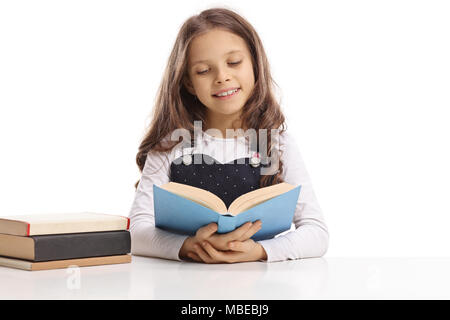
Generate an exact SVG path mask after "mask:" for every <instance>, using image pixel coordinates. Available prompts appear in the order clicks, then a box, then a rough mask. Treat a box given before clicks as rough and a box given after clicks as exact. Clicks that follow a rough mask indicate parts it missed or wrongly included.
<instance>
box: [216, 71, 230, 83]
mask: <svg viewBox="0 0 450 320" xmlns="http://www.w3.org/2000/svg"><path fill="white" fill-rule="evenodd" d="M230 78H231V77H230V75H229V74H228V72H227V71H226V70H225V69H224V68H220V69H218V70H217V75H216V80H215V83H216V84H222V83H225V82H226V81H230Z"/></svg>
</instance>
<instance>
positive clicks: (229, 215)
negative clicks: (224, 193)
mask: <svg viewBox="0 0 450 320" xmlns="http://www.w3.org/2000/svg"><path fill="white" fill-rule="evenodd" d="M300 187H301V186H294V185H291V184H289V183H286V182H282V183H278V184H275V185H271V186H268V187H264V188H259V189H257V190H254V191H250V192H248V193H245V194H243V195H241V196H240V197H238V198H236V199H235V200H234V201H233V202H232V203H231V204H230V206H229V207H228V208H227V207H226V206H225V203H224V202H223V201H222V199H220V198H219V197H218V196H216V195H215V194H214V193H212V192H209V191H207V190H204V189H201V188H196V187H193V186H189V185H186V184H181V183H176V182H168V183H166V184H163V185H162V186H160V187H158V186H156V185H154V186H153V195H154V196H153V200H154V211H155V223H156V227H158V228H161V229H166V230H169V231H172V232H176V233H180V234H186V235H194V234H195V232H196V231H197V230H198V229H199V228H200V227H203V226H205V225H207V224H209V223H211V222H215V223H217V224H218V230H217V232H218V233H226V232H230V231H233V230H234V229H236V228H238V227H239V226H241V225H242V224H244V223H246V222H248V221H252V222H254V221H256V220H261V222H262V227H261V229H260V230H259V231H258V232H257V233H256V234H255V235H254V236H253V237H252V239H253V240H262V239H269V238H273V237H274V236H275V235H277V234H279V233H281V232H283V231H286V230H289V229H290V227H291V223H292V219H293V216H294V212H295V208H296V205H297V200H298V197H299V193H300Z"/></svg>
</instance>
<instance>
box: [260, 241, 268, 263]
mask: <svg viewBox="0 0 450 320" xmlns="http://www.w3.org/2000/svg"><path fill="white" fill-rule="evenodd" d="M258 251H259V253H258V260H262V261H267V252H266V250H265V249H264V247H263V246H262V245H261V244H259V243H258Z"/></svg>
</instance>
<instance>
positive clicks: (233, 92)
mask: <svg viewBox="0 0 450 320" xmlns="http://www.w3.org/2000/svg"><path fill="white" fill-rule="evenodd" d="M240 91H241V88H237V89H234V90H230V91H227V92H222V93H220V94H219V95H216V94H213V97H214V98H217V99H220V100H225V99H229V98H231V97H233V96H235V95H236V94H237V93H239V92H240Z"/></svg>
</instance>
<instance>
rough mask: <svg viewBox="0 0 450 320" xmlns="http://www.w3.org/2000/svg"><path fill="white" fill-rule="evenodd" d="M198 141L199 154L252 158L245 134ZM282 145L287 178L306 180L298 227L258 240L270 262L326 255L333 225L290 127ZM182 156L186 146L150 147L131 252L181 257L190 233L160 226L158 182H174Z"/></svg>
mask: <svg viewBox="0 0 450 320" xmlns="http://www.w3.org/2000/svg"><path fill="white" fill-rule="evenodd" d="M197 142H198V143H197V146H196V147H195V148H194V153H203V154H207V155H210V156H211V157H213V158H214V159H216V160H217V161H218V162H220V163H227V162H230V161H233V160H235V159H239V158H243V157H251V154H250V152H251V151H249V147H248V140H246V139H245V138H244V137H238V138H231V139H223V138H217V137H213V136H211V135H208V134H206V133H205V132H202V135H201V139H200V140H197ZM279 149H280V151H281V152H282V153H281V160H282V161H283V172H282V175H281V176H282V178H283V180H284V181H285V182H287V183H290V184H293V185H301V190H300V195H299V198H298V201H297V206H296V209H295V213H294V218H293V224H294V227H295V229H293V228H291V231H289V232H284V233H282V234H280V235H278V236H276V237H275V238H273V239H268V240H261V241H258V242H259V243H260V244H261V245H262V246H263V248H264V250H265V251H266V253H267V262H273V261H283V260H288V259H299V258H311V257H320V256H322V255H324V254H325V252H326V251H327V249H328V228H327V226H326V224H325V220H324V216H323V213H322V210H321V208H320V206H319V203H318V201H317V199H316V196H315V194H314V191H313V188H312V184H311V180H310V178H309V175H308V173H307V171H306V168H305V164H304V162H303V159H302V156H301V154H300V150H299V148H298V145H297V143H296V141H295V138H294V137H293V136H292V135H291V134H289V133H288V132H287V131H285V132H283V134H281V135H280V136H279ZM181 155H182V149H181V145H177V146H175V147H174V148H173V149H172V150H171V151H168V152H163V153H161V152H154V151H150V152H149V153H148V154H147V159H146V162H145V165H144V168H143V170H142V176H141V179H140V182H139V185H138V187H137V190H136V195H135V199H134V202H133V205H132V207H131V211H130V214H129V217H130V233H131V252H132V253H133V254H135V255H144V256H151V257H160V258H165V259H172V260H180V258H179V255H178V254H179V251H180V248H181V246H182V245H183V242H184V241H185V239H186V238H187V236H183V235H178V234H175V233H171V232H168V231H165V230H162V229H159V228H156V227H155V218H154V212H153V185H154V184H156V185H157V186H160V185H162V184H164V183H167V182H169V181H170V164H171V162H172V161H173V160H174V159H176V158H178V157H180V156H181Z"/></svg>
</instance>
